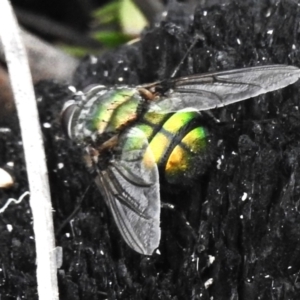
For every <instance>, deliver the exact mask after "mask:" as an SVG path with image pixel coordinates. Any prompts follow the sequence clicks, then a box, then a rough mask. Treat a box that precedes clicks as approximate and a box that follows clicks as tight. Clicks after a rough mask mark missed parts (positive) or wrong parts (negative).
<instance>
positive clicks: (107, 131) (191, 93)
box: [62, 65, 300, 255]
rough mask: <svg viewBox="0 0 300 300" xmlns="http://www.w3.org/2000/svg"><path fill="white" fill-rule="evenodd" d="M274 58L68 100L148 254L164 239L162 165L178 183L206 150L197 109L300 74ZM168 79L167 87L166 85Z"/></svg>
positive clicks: (116, 208) (122, 222)
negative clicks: (260, 63)
mask: <svg viewBox="0 0 300 300" xmlns="http://www.w3.org/2000/svg"><path fill="white" fill-rule="evenodd" d="M299 76H300V69H298V68H297V67H294V66H286V65H271V66H259V67H252V68H244V69H238V70H231V71H223V72H216V73H210V74H200V75H193V76H187V77H182V78H178V79H170V80H168V81H161V82H155V83H151V84H145V85H140V86H135V87H129V86H125V85H124V86H119V85H117V86H113V87H107V86H100V85H99V86H94V87H92V88H90V89H89V90H88V91H87V92H84V93H77V94H76V95H75V96H74V99H73V100H69V101H67V102H66V104H65V105H64V108H63V111H62V123H63V127H64V129H65V131H66V132H67V135H68V136H69V138H71V139H73V140H74V141H75V142H77V143H78V144H79V145H81V146H82V148H84V159H85V162H86V165H87V167H88V168H89V169H90V170H91V171H93V172H94V174H95V182H96V184H97V186H98V187H99V189H100V192H101V194H102V196H103V198H104V200H105V202H106V204H107V206H108V207H109V209H110V211H111V213H112V215H113V218H114V220H115V222H116V224H117V226H118V229H119V231H120V233H121V235H122V237H123V238H124V240H125V241H126V243H127V244H128V245H129V246H130V247H131V248H132V249H133V250H135V251H137V252H139V253H142V254H145V255H151V254H152V253H153V251H154V250H155V249H156V248H157V247H158V245H159V241H160V235H161V230H160V224H159V223H160V181H159V172H158V170H160V171H161V172H160V173H161V174H163V176H164V177H165V178H166V180H167V181H168V182H170V183H175V184H177V183H180V181H181V178H183V177H193V176H195V175H196V174H193V172H189V170H191V169H193V168H191V166H193V165H195V164H197V161H198V160H199V157H201V156H202V155H205V151H206V150H207V143H208V141H207V139H208V138H207V132H206V129H205V128H204V127H202V126H199V123H198V122H194V121H195V119H197V118H198V116H199V111H203V110H209V109H215V108H219V107H224V106H226V105H229V104H232V103H235V102H238V101H242V100H245V99H249V98H251V97H255V96H258V95H260V94H264V93H267V92H270V91H274V90H277V89H281V88H283V87H285V86H287V85H290V84H292V83H294V82H296V81H297V80H298V78H299ZM166 87H167V88H166Z"/></svg>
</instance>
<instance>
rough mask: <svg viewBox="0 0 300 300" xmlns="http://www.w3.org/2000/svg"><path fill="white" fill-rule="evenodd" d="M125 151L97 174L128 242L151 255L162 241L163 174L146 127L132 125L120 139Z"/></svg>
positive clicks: (121, 147) (97, 181)
mask: <svg viewBox="0 0 300 300" xmlns="http://www.w3.org/2000/svg"><path fill="white" fill-rule="evenodd" d="M119 147H120V150H121V155H120V156H118V158H117V159H114V160H112V161H111V162H110V165H109V167H108V168H107V169H106V170H104V171H100V173H99V175H98V177H97V178H96V183H97V185H98V186H99V188H100V190H101V193H102V195H103V196H104V199H105V201H106V203H107V205H108V207H109V209H110V211H111V213H112V215H113V217H114V220H115V222H116V224H117V226H118V228H119V231H120V233H121V235H122V237H123V238H124V240H125V241H126V243H127V244H128V245H129V246H130V247H131V248H132V249H133V250H135V251H137V252H139V253H141V254H145V255H151V254H152V253H153V251H154V250H155V248H157V247H158V245H159V241H160V226H159V222H160V191H159V175H158V169H157V165H156V163H155V160H154V157H153V154H152V151H151V150H150V148H149V147H148V141H147V139H146V137H145V135H144V134H143V132H142V131H140V130H139V129H136V128H131V129H129V130H128V131H127V132H126V133H124V134H123V135H122V136H121V137H120V140H119Z"/></svg>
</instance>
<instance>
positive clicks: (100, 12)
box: [92, 0, 120, 24]
mask: <svg viewBox="0 0 300 300" xmlns="http://www.w3.org/2000/svg"><path fill="white" fill-rule="evenodd" d="M119 9H120V1H119V0H117V1H113V2H111V3H108V4H106V5H104V6H102V7H100V8H98V9H96V10H95V11H94V12H93V14H92V17H93V18H94V19H96V22H97V23H98V24H107V23H118V18H119Z"/></svg>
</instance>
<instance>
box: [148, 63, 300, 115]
mask: <svg viewBox="0 0 300 300" xmlns="http://www.w3.org/2000/svg"><path fill="white" fill-rule="evenodd" d="M299 76H300V69H299V68H297V67H294V66H286V65H271V66H258V67H252V68H244V69H238V70H231V71H223V72H216V73H209V74H201V75H194V76H189V77H183V78H178V79H176V80H174V82H173V83H172V84H173V86H172V89H170V90H169V91H168V92H167V93H166V94H165V96H164V97H162V98H160V99H158V101H156V102H153V103H151V105H150V110H151V111H155V112H161V113H166V112H174V111H178V110H179V109H184V108H185V109H187V108H196V109H197V110H199V111H200V110H207V109H213V108H218V107H222V106H226V105H229V104H231V103H234V102H238V101H242V100H245V99H248V98H251V97H255V96H258V95H261V94H265V93H267V92H270V91H275V90H278V89H281V88H283V87H285V86H287V85H290V84H292V83H294V82H296V81H297V80H298V79H299Z"/></svg>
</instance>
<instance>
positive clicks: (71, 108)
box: [60, 100, 78, 139]
mask: <svg viewBox="0 0 300 300" xmlns="http://www.w3.org/2000/svg"><path fill="white" fill-rule="evenodd" d="M77 110H78V106H77V105H76V102H75V101H74V100H69V101H67V102H66V103H65V104H64V106H63V109H62V111H61V114H60V122H61V125H62V128H63V131H64V133H65V135H66V136H67V137H68V138H70V139H72V138H73V137H72V127H73V126H72V123H73V119H74V114H75V112H76V111H77Z"/></svg>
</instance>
